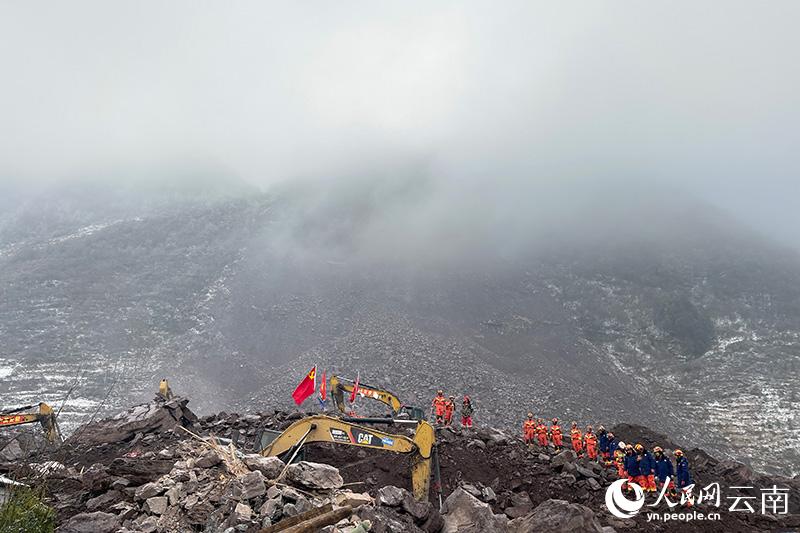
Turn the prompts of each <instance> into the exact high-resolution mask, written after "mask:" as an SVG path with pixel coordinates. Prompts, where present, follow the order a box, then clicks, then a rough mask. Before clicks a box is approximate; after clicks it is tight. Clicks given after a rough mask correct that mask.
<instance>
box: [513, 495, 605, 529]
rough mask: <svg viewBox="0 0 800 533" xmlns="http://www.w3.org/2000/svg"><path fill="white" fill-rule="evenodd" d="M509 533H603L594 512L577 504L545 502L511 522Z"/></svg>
mask: <svg viewBox="0 0 800 533" xmlns="http://www.w3.org/2000/svg"><path fill="white" fill-rule="evenodd" d="M508 526H509V527H508V529H509V531H511V533H603V528H602V527H601V526H600V522H598V520H597V518H596V517H595V515H594V512H593V511H592V510H591V509H589V508H588V507H586V506H585V505H580V504H577V503H569V502H567V501H565V500H547V501H545V502H542V503H541V504H539V505H538V506H537V507H536V508H535V509H534V510H533V512H532V513H531V514H529V515H527V516H524V517H522V518H517V519H515V520H512V521H511V522H509V524H508Z"/></svg>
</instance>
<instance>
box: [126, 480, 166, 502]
mask: <svg viewBox="0 0 800 533" xmlns="http://www.w3.org/2000/svg"><path fill="white" fill-rule="evenodd" d="M165 490H166V489H165V488H164V487H162V486H161V485H159V484H157V483H145V484H144V485H142V486H141V487H139V488H137V489H136V493H135V496H134V497H135V498H136V501H140V502H141V501H144V500H146V499H148V498H152V497H153V496H159V495H161V494H163V493H164V491H165Z"/></svg>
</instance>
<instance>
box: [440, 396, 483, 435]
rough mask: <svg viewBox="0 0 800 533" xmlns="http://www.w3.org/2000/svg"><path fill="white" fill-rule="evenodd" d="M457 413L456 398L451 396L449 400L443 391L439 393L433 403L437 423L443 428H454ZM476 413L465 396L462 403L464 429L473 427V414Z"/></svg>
mask: <svg viewBox="0 0 800 533" xmlns="http://www.w3.org/2000/svg"><path fill="white" fill-rule="evenodd" d="M455 411H456V397H455V396H450V397H449V398H447V397H445V395H444V392H443V391H441V390H439V391H437V392H436V396H434V397H433V402H432V403H431V412H432V413H433V414H434V415H436V418H435V420H436V423H437V424H439V425H442V426H452V425H453V415H454V413H455ZM474 412H475V410H474V409H473V407H472V402H471V401H470V399H469V396H467V395H464V399H463V400H462V402H461V425H462V426H463V427H465V428H471V427H472V413H474Z"/></svg>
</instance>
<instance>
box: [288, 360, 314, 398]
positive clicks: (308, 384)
mask: <svg viewBox="0 0 800 533" xmlns="http://www.w3.org/2000/svg"><path fill="white" fill-rule="evenodd" d="M316 378H317V366H316V365H314V368H312V369H311V371H310V372H309V373H308V374H307V375H306V377H304V378H303V381H301V382H300V384H299V385H298V386H297V388H296V389H295V390H294V392H293V393H292V398H294V403H296V404H297V405H300V404H301V403H303V402H304V401H305V399H306V398H308V397H309V396H311V395H312V394H314V389H315V388H316V387H315V385H316V383H317V379H316Z"/></svg>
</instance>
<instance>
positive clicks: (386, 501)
mask: <svg viewBox="0 0 800 533" xmlns="http://www.w3.org/2000/svg"><path fill="white" fill-rule="evenodd" d="M406 494H408V491H407V490H405V489H401V488H399V487H395V486H394V485H387V486H385V487H381V488H380V489H378V501H379V502H380V504H381V505H387V506H389V507H398V506H400V505H402V503H403V498H405V496H406Z"/></svg>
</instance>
